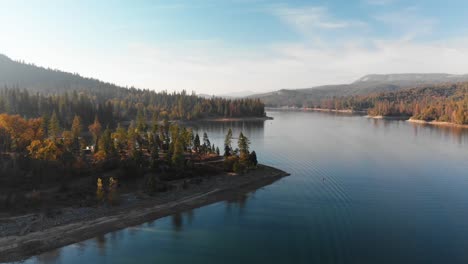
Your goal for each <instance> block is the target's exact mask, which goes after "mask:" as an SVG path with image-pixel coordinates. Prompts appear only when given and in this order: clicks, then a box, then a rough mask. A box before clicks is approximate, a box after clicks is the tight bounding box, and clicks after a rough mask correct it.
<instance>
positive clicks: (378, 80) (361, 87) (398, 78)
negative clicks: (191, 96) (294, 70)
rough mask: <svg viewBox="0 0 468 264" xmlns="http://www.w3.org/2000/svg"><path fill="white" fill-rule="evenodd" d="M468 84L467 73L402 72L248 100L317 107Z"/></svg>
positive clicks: (272, 104)
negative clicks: (328, 101)
mask: <svg viewBox="0 0 468 264" xmlns="http://www.w3.org/2000/svg"><path fill="white" fill-rule="evenodd" d="M466 81H468V74H464V75H456V74H445V73H402V74H370V75H366V76H363V77H361V78H359V79H358V80H356V81H355V82H353V83H350V84H338V85H323V86H317V87H312V88H305V89H294V90H293V89H282V90H279V91H274V92H269V93H263V94H255V95H251V96H248V98H259V99H261V100H262V101H263V102H264V103H265V104H266V105H267V106H298V107H302V106H314V105H317V104H319V103H320V101H321V100H323V99H327V98H332V97H343V96H351V95H367V94H372V93H379V92H390V91H397V90H402V89H405V88H413V87H417V86H420V85H428V84H440V83H456V82H466Z"/></svg>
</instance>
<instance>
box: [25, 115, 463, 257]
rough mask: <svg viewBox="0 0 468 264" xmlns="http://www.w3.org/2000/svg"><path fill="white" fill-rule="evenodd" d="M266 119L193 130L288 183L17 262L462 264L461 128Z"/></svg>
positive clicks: (357, 119) (333, 118)
mask: <svg viewBox="0 0 468 264" xmlns="http://www.w3.org/2000/svg"><path fill="white" fill-rule="evenodd" d="M268 115H269V116H272V117H274V120H268V121H265V122H232V123H219V122H210V123H202V124H200V125H198V126H197V127H196V129H197V130H198V131H199V133H200V134H202V133H203V132H204V131H206V132H207V133H208V135H209V137H210V140H211V141H212V142H214V143H215V144H216V145H219V146H222V142H223V139H224V135H225V133H226V132H227V129H228V128H230V127H232V128H233V131H234V135H236V136H237V135H238V133H239V132H240V131H241V130H242V131H243V132H244V134H245V135H246V136H248V137H249V138H250V140H251V141H252V147H251V149H253V150H255V151H256V152H257V155H258V158H259V161H260V162H261V163H264V164H267V165H272V166H275V167H277V168H280V169H282V170H284V171H287V172H289V173H291V176H289V177H286V178H283V179H281V180H280V181H278V182H276V183H274V184H272V185H270V186H266V187H264V188H262V189H260V190H257V191H256V192H254V193H251V194H248V195H246V196H245V197H244V198H241V199H239V200H236V201H229V202H219V203H216V204H212V205H209V206H205V207H202V208H199V209H196V210H192V211H189V212H184V213H182V214H178V215H174V216H170V217H165V218H161V219H158V220H155V221H153V222H149V223H146V224H143V225H140V226H136V227H131V228H127V229H124V230H121V231H117V232H113V233H109V234H107V235H104V236H99V237H96V238H94V239H90V240H87V241H84V242H81V243H77V244H74V245H70V246H66V247H63V248H61V249H58V250H54V251H52V252H48V253H45V254H42V255H40V256H36V257H33V258H30V259H28V260H27V261H25V263H98V262H99V263H236V264H237V263H468V250H467V249H468V130H463V129H459V128H448V127H432V126H424V125H420V124H411V123H408V122H405V121H386V120H374V119H368V118H366V117H363V116H352V115H346V114H330V113H319V112H293V111H271V112H268ZM220 149H222V148H221V147H220Z"/></svg>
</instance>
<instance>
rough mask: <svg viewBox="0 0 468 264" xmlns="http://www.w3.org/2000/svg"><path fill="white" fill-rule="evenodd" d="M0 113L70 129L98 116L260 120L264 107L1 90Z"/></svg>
mask: <svg viewBox="0 0 468 264" xmlns="http://www.w3.org/2000/svg"><path fill="white" fill-rule="evenodd" d="M0 113H8V114H19V115H20V116H22V117H25V118H37V117H42V118H43V119H44V120H45V121H47V120H49V119H50V118H51V117H52V115H53V114H54V113H55V115H56V116H57V118H58V120H59V122H60V124H61V125H63V126H70V125H71V123H72V121H73V118H74V116H75V115H78V116H80V118H81V119H82V122H83V123H84V124H85V125H89V124H91V123H92V122H93V121H94V118H95V117H96V116H97V117H98V118H99V120H101V122H102V123H103V124H105V125H109V126H110V127H115V126H116V125H117V123H118V122H125V121H127V122H128V121H130V120H135V119H137V118H143V119H145V120H151V119H153V118H154V117H155V116H156V117H157V118H159V119H161V120H162V119H164V118H167V119H169V120H196V119H202V118H210V117H214V118H216V117H223V118H224V117H227V118H229V117H262V116H264V115H265V109H264V104H263V103H262V102H261V101H260V100H258V99H234V100H229V99H224V98H217V97H212V98H202V97H199V96H197V95H196V94H195V93H192V94H187V93H186V92H185V91H182V92H181V93H176V92H173V93H168V92H165V91H164V92H155V91H150V90H140V89H134V88H133V89H128V90H127V91H125V92H122V91H120V92H119V93H116V94H114V95H111V94H109V95H107V93H106V95H103V94H100V93H93V92H87V91H72V92H65V93H61V94H43V93H38V92H36V93H32V92H29V91H28V90H25V89H19V88H9V87H4V88H2V89H0Z"/></svg>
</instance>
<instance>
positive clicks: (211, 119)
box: [197, 116, 273, 122]
mask: <svg viewBox="0 0 468 264" xmlns="http://www.w3.org/2000/svg"><path fill="white" fill-rule="evenodd" d="M265 120H273V117H269V116H264V117H223V118H204V119H201V120H197V121H215V122H234V121H265Z"/></svg>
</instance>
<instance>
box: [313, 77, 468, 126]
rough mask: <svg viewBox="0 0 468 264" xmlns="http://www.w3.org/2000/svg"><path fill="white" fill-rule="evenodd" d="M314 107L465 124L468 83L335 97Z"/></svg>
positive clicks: (467, 115) (467, 110)
mask: <svg viewBox="0 0 468 264" xmlns="http://www.w3.org/2000/svg"><path fill="white" fill-rule="evenodd" d="M313 107H319V108H326V109H337V110H343V109H352V110H366V111H367V112H368V113H369V115H373V116H401V117H412V118H413V119H418V120H424V121H441V122H449V123H454V124H468V83H467V82H462V83H447V84H438V85H426V86H421V87H416V88H412V89H408V90H401V91H395V92H386V93H374V94H371V95H365V96H349V97H335V98H333V99H327V100H322V102H321V103H320V104H318V105H314V106H313Z"/></svg>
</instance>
